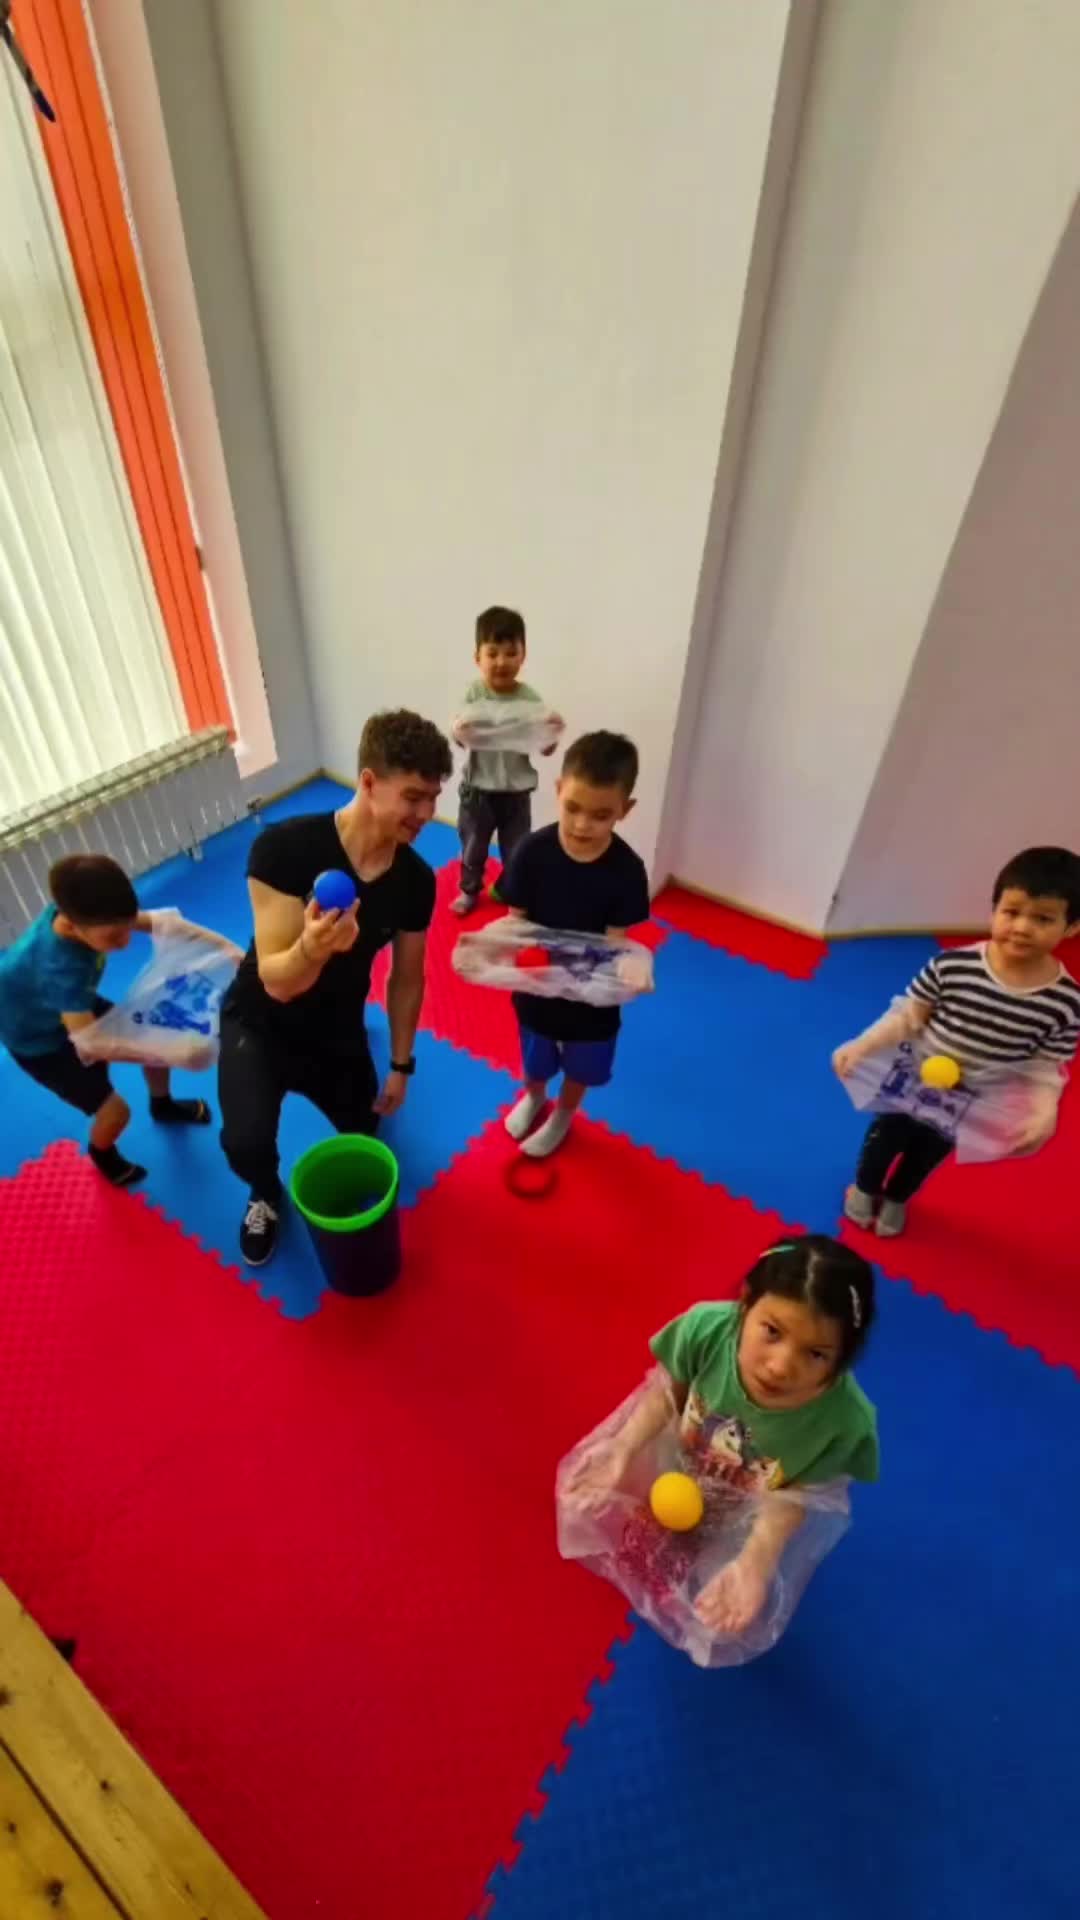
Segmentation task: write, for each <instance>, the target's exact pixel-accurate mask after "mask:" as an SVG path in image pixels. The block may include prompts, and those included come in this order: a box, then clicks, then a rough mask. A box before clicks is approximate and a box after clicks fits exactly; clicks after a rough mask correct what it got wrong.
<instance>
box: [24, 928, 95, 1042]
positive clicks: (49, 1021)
mask: <svg viewBox="0 0 1080 1920" xmlns="http://www.w3.org/2000/svg"><path fill="white" fill-rule="evenodd" d="M55 919H56V908H55V907H46V908H45V911H44V913H39V914H38V917H37V919H36V920H33V921H31V923H30V925H29V926H28V927H27V928H26V929H25V931H24V932H22V933H21V934H20V935H19V938H18V939H17V940H16V942H15V944H14V946H12V947H7V948H6V949H5V950H4V952H3V953H0V1040H2V1041H3V1043H4V1045H5V1046H6V1047H8V1048H9V1049H10V1051H11V1052H12V1053H15V1054H25V1055H27V1056H31V1057H32V1056H34V1055H35V1054H41V1053H53V1052H55V1050H56V1048H57V1047H60V1046H63V1044H64V1039H65V1035H66V1029H65V1027H64V1023H63V1021H62V1020H61V1018H60V1015H61V1014H62V1013H92V1012H93V1010H94V1000H95V998H96V996H97V993H98V982H99V980H100V979H101V975H102V973H103V971H104V967H105V955H104V954H103V953H95V952H94V949H93V948H92V947H87V946H84V944H83V942H82V941H81V940H65V939H64V937H63V935H62V934H59V933H57V932H56V931H55V930H54V927H53V921H54V920H55Z"/></svg>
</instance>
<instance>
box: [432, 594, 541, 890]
mask: <svg viewBox="0 0 1080 1920" xmlns="http://www.w3.org/2000/svg"><path fill="white" fill-rule="evenodd" d="M476 664H477V668H478V669H479V676H480V677H479V679H477V680H474V681H473V682H472V684H471V686H470V687H469V689H468V691H467V692H466V695H465V700H464V709H463V711H462V713H460V714H459V715H458V717H457V719H456V720H455V721H454V723H453V726H452V728H451V732H452V734H453V737H454V739H455V740H456V741H457V744H458V745H459V746H464V745H465V744H466V741H465V738H464V734H465V732H466V731H467V722H468V709H469V707H470V706H474V705H475V704H476V703H477V702H479V701H483V702H485V703H486V704H488V705H491V704H493V703H495V702H498V703H500V704H502V703H503V702H505V703H507V705H511V704H512V705H513V706H515V707H518V708H527V707H528V706H529V705H533V706H535V707H536V708H537V710H538V714H539V712H541V711H543V708H544V703H543V701H542V700H541V698H540V695H539V694H538V693H537V692H536V690H535V689H534V688H533V687H529V686H526V685H525V683H524V681H523V680H520V679H519V678H518V675H519V674H520V672H521V669H522V667H523V666H524V664H525V622H524V620H523V619H522V617H521V615H520V613H515V612H514V611H513V609H512V608H510V607H488V608H487V610H486V612H484V613H482V614H481V615H480V616H479V618H478V620H477V622H476ZM554 750H555V748H554V743H553V744H552V745H551V746H550V747H543V748H542V749H541V751H542V752H543V753H545V754H547V753H553V752H554ZM536 778H537V776H536V769H535V767H534V766H533V764H532V761H531V760H530V759H529V756H528V754H527V753H517V752H508V751H506V750H505V749H503V748H497V747H475V746H470V748H469V758H468V760H467V761H466V764H465V772H464V774H463V776H462V781H461V789H460V792H461V799H460V805H459V808H458V832H459V834H460V835H461V891H460V892H459V894H458V895H457V898H456V899H455V900H453V901H452V902H451V906H450V911H451V912H452V913H457V914H462V915H464V914H467V913H471V912H472V910H473V908H474V907H475V906H476V903H477V901H478V899H479V897H480V891H481V888H482V887H483V884H484V868H485V867H486V865H487V857H488V850H489V848H490V846H491V842H492V839H493V837H494V836H495V835H496V834H497V835H498V838H499V856H500V858H501V860H502V863H503V867H504V869H505V868H506V867H507V866H508V865H509V863H510V858H511V855H512V854H513V852H514V849H515V848H516V847H518V846H520V845H521V842H522V841H523V840H526V839H527V838H528V836H529V834H530V833H531V832H532V801H531V796H532V793H533V789H534V788H535V786H536Z"/></svg>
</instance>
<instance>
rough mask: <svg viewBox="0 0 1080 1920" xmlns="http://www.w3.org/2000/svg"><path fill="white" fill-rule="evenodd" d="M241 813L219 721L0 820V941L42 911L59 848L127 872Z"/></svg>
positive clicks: (195, 851)
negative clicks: (108, 860)
mask: <svg viewBox="0 0 1080 1920" xmlns="http://www.w3.org/2000/svg"><path fill="white" fill-rule="evenodd" d="M245 812H246V808H245V805H244V801H243V799H242V797H241V791H240V776H239V774H238V772H237V769H236V759H235V756H234V754H233V752H232V748H231V747H230V745H229V736H228V732H227V731H226V729H225V728H224V727H207V728H206V729H205V731H204V732H202V733H194V734H191V735H190V737H189V738H188V739H186V740H181V741H178V742H177V744H176V745H175V746H173V747H162V748H159V749H158V750H157V752H155V753H146V754H143V755H142V756H141V758H140V759H138V760H130V761H129V762H128V763H127V765H126V766H123V767H117V768H116V770H115V772H113V773H103V774H99V775H97V776H96V777H95V778H94V779H93V780H86V781H84V782H83V784H82V785H81V786H78V787H69V788H68V790H67V792H66V793H58V794H54V795H53V797H52V799H51V800H43V801H41V802H40V803H39V804H38V805H37V806H33V807H24V808H22V809H21V810H20V811H19V812H18V813H9V814H8V815H7V816H6V818H5V819H3V820H0V946H6V945H7V944H8V943H9V941H11V940H13V939H14V938H15V936H16V934H18V933H20V932H21V931H22V929H23V927H24V926H26V925H27V923H28V922H29V921H30V920H32V919H34V917H35V915H36V914H39V913H40V912H41V909H42V907H43V906H44V905H45V904H46V902H47V900H48V898H49V868H50V867H51V866H52V865H53V863H54V861H56V860H62V859H63V857H64V855H65V854H68V853H109V854H111V855H112V857H113V859H114V860H119V862H120V864H121V866H122V867H124V868H125V869H126V870H127V872H128V873H130V874H138V873H145V872H146V871H147V869H148V868H149V867H156V866H157V865H158V864H159V862H160V861H162V860H168V859H169V857H170V855H172V854H175V853H190V854H192V855H194V856H195V857H196V858H197V857H198V856H199V851H200V846H201V843H202V841H204V840H208V839H209V838H210V836H211V834H214V833H220V832H221V830H222V828H223V827H230V826H232V825H233V823H234V821H236V820H239V819H241V818H242V817H243V816H244V814H245Z"/></svg>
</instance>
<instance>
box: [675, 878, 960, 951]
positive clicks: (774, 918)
mask: <svg viewBox="0 0 1080 1920" xmlns="http://www.w3.org/2000/svg"><path fill="white" fill-rule="evenodd" d="M665 885H667V886H671V887H681V888H682V890H683V892H684V893H694V894H697V896H698V898H699V899H700V900H712V901H714V902H715V904H716V905H717V906H718V907H731V908H732V909H733V910H734V911H735V912H736V913H745V914H748V915H749V917H750V919H751V920H764V921H766V922H767V923H768V925H769V926H771V927H783V928H784V930H785V932H787V933H802V934H806V935H807V937H808V938H809V939H811V940H828V941H840V940H889V939H896V938H898V937H903V936H908V935H912V936H917V935H926V936H927V937H930V938H937V937H938V936H939V935H941V934H945V935H947V936H948V937H949V938H953V937H955V938H957V939H971V940H977V939H979V938H980V937H981V936H982V935H983V934H984V933H985V931H986V929H985V927H856V928H854V929H852V930H851V931H850V932H844V933H827V932H825V931H824V930H823V929H822V928H821V927H806V926H801V925H800V924H799V922H798V921H797V920H783V919H781V917H780V915H779V914H776V913H764V912H763V911H762V909H761V908H760V907H752V906H750V905H748V903H747V902H746V901H745V900H735V899H733V898H732V896H731V895H730V894H726V893H713V892H712V890H711V888H709V887H696V886H693V885H692V884H691V882H690V881H689V880H680V879H679V876H678V874H677V873H673V874H672V875H671V876H670V878H669V879H668V880H667V881H666V882H665Z"/></svg>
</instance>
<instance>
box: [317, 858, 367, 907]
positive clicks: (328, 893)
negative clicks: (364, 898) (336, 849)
mask: <svg viewBox="0 0 1080 1920" xmlns="http://www.w3.org/2000/svg"><path fill="white" fill-rule="evenodd" d="M311 891H312V893H313V894H314V895H315V898H316V900H317V901H318V903H319V905H320V907H321V908H322V910H323V912H324V913H334V912H337V913H347V912H348V910H349V908H350V907H351V906H353V905H354V903H355V901H356V888H355V887H354V886H353V883H352V881H351V880H350V879H349V876H348V874H347V873H339V872H338V871H337V870H336V868H334V867H328V868H327V870H326V872H325V873H320V875H319V877H318V879H317V880H316V882H315V885H314V886H313V887H312V889H311Z"/></svg>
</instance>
